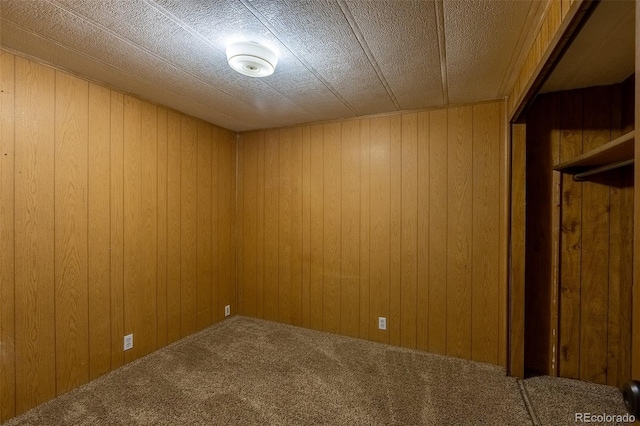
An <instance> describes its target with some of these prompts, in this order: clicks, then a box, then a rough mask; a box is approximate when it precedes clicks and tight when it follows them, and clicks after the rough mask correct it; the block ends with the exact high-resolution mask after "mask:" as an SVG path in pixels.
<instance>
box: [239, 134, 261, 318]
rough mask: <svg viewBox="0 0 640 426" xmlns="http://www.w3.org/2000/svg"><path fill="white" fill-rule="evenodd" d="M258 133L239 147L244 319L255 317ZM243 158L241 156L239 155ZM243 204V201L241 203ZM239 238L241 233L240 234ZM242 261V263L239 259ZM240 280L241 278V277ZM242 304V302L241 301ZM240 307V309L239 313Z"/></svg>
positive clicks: (251, 135)
mask: <svg viewBox="0 0 640 426" xmlns="http://www.w3.org/2000/svg"><path fill="white" fill-rule="evenodd" d="M256 141H257V133H249V134H246V135H242V136H241V140H240V144H239V146H238V151H239V153H240V152H241V153H242V168H243V172H242V175H243V178H242V186H243V187H244V189H243V191H242V195H243V197H242V210H243V220H244V229H243V233H242V235H243V239H244V241H243V244H242V245H241V246H240V248H241V250H239V252H242V253H243V256H244V260H243V266H242V267H240V265H238V270H241V269H242V270H244V279H243V281H244V282H243V283H240V282H238V290H240V289H241V288H243V297H242V299H243V309H244V315H248V316H255V315H256V305H257V300H256V262H257V250H256V248H257V247H256V246H257V209H256V203H257V185H258V182H257V175H256V171H257V159H258V156H257V154H258V151H257V143H256ZM238 157H240V154H239V155H238ZM238 201H239V202H240V200H238ZM239 235H240V233H239ZM238 261H239V259H238ZM238 280H240V276H238ZM238 303H240V300H238ZM239 308H240V307H239V306H238V309H239Z"/></svg>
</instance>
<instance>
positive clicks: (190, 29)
mask: <svg viewBox="0 0 640 426" xmlns="http://www.w3.org/2000/svg"><path fill="white" fill-rule="evenodd" d="M143 1H144V2H145V3H147V4H148V5H149V6H151V7H153V8H154V9H156V10H157V11H158V12H160V13H162V14H163V15H164V16H166V17H167V18H169V19H170V20H172V21H173V22H174V23H175V24H177V25H178V26H180V28H182V29H183V30H185V31H186V32H188V33H189V34H191V35H192V36H194V37H196V38H198V39H199V40H200V41H202V42H204V43H205V44H207V45H208V46H210V47H212V48H214V49H215V50H217V51H218V52H221V53H222V54H224V55H225V56H226V53H227V52H225V51H224V50H221V49H219V48H218V46H216V45H215V44H214V43H211V41H210V40H209V39H207V38H206V37H205V36H203V35H202V34H200V33H199V32H198V31H197V30H196V29H195V28H193V27H191V26H190V25H189V24H187V23H186V22H184V21H183V20H182V19H180V18H179V17H177V16H176V15H174V14H173V13H171V12H170V11H168V10H167V9H165V8H164V7H162V6H161V5H159V4H158V3H156V2H155V0H143ZM258 80H259V81H260V83H262V84H264V85H265V86H268V87H269V88H270V89H271V90H273V91H274V92H276V93H278V94H279V95H280V96H282V97H283V98H284V99H286V100H287V101H289V102H291V103H292V104H293V105H295V106H297V107H298V108H300V109H301V110H302V111H304V112H306V113H307V114H311V115H313V114H312V113H311V111H307V110H306V109H305V108H304V107H302V106H300V105H298V104H297V103H296V102H295V101H293V100H292V99H290V98H289V97H288V96H286V95H285V94H283V93H282V92H280V91H279V90H277V89H276V88H274V87H273V86H271V85H270V84H269V83H268V82H267V81H265V80H263V79H258Z"/></svg>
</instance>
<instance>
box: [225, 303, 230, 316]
mask: <svg viewBox="0 0 640 426" xmlns="http://www.w3.org/2000/svg"><path fill="white" fill-rule="evenodd" d="M229 315H231V305H227V306H225V307H224V316H225V317H228V316H229Z"/></svg>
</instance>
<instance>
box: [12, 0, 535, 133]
mask: <svg viewBox="0 0 640 426" xmlns="http://www.w3.org/2000/svg"><path fill="white" fill-rule="evenodd" d="M374 4H375V6H374ZM374 4H372V3H371V2H370V1H364V0H354V1H347V0H337V1H333V0H332V1H329V0H315V1H308V2H301V1H293V0H282V1H270V0H253V1H251V0H214V1H199V0H127V1H117V0H110V1H108V0H102V1H98V0H35V1H23V0H3V1H2V3H1V5H0V19H1V21H0V22H1V24H2V25H0V43H1V45H2V46H3V47H6V48H9V49H11V50H14V51H17V52H23V53H25V54H27V55H29V56H33V57H36V58H40V59H42V60H44V61H46V62H49V63H51V64H54V65H56V66H59V67H61V68H63V69H66V70H69V71H71V72H74V73H77V74H79V75H82V76H86V77H87V78H89V79H92V80H96V81H99V82H103V83H105V84H107V85H109V86H111V87H114V88H117V89H120V90H124V91H126V92H129V93H133V94H135V95H138V96H140V97H142V98H145V99H149V100H151V101H153V102H157V103H159V104H163V105H166V106H169V107H172V108H175V109H177V110H180V111H183V112H185V113H187V114H190V115H193V116H196V117H199V118H202V119H204V120H207V121H210V122H212V123H214V124H217V125H220V126H223V127H227V128H230V129H233V130H237V131H242V130H249V129H256V128H268V127H277V126H285V125H292V124H298V123H303V122H313V121H322V120H330V119H337V118H347V117H353V116H359V115H366V114H376V113H384V112H392V111H397V110H406V109H416V108H425V107H438V106H443V105H445V104H449V103H454V104H459V103H470V102H476V101H481V100H487V99H496V98H501V97H504V96H505V94H506V93H505V90H504V88H502V87H501V86H502V82H503V80H504V79H505V76H507V75H509V74H510V73H511V68H513V67H514V66H515V65H516V64H515V63H514V62H513V61H512V60H511V59H512V58H513V57H514V56H519V55H520V51H521V50H522V46H523V45H525V44H526V43H527V40H526V38H525V37H521V36H520V35H521V32H522V28H523V26H525V27H526V26H529V25H531V24H532V23H534V22H536V20H537V19H538V18H539V16H540V14H541V13H542V11H543V9H544V8H543V7H539V6H540V2H538V1H529V0H513V1H491V0H473V1H465V2H457V1H444V2H443V3H440V4H437V3H436V2H431V1H395V0H388V1H385V0H379V1H375V3H374ZM437 7H440V8H441V10H442V11H443V15H444V25H443V26H439V25H438V23H437V21H438V19H437V12H436V8H437ZM532 10H535V13H533V15H534V16H533V17H532V16H531V15H532V13H531V11H532ZM246 37H250V38H251V39H252V40H254V41H259V42H263V43H265V44H267V45H270V46H272V47H274V48H275V49H276V50H278V51H279V52H280V60H279V63H278V67H277V69H276V72H275V74H274V75H273V76H270V77H267V78H264V79H251V78H248V77H245V76H242V75H240V74H237V73H235V72H234V71H233V70H231V68H229V67H228V65H227V62H226V55H225V48H226V45H227V44H228V43H229V42H230V41H232V40H238V39H241V38H246ZM439 39H440V40H441V42H442V41H444V46H445V49H443V51H442V52H441V51H440V49H439V45H438V40H439ZM441 53H442V56H443V57H445V58H446V63H445V66H444V67H441V60H442V57H441ZM443 73H445V74H447V75H443ZM443 81H445V82H447V86H448V87H447V88H446V89H448V94H449V96H448V99H447V96H446V91H445V88H444V87H443Z"/></svg>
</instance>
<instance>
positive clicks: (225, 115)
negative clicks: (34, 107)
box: [0, 18, 250, 125]
mask: <svg viewBox="0 0 640 426" xmlns="http://www.w3.org/2000/svg"><path fill="white" fill-rule="evenodd" d="M0 22H4V23H5V24H6V25H9V26H12V27H15V28H17V29H18V30H20V31H24V32H26V33H29V34H31V35H32V36H33V37H36V38H39V39H42V40H45V41H48V42H50V43H52V44H55V45H56V46H58V47H60V48H61V49H65V50H68V51H70V52H73V53H75V54H77V55H79V56H84V57H85V58H88V59H89V60H92V61H95V62H97V63H99V64H101V65H104V66H106V67H109V68H112V69H115V70H117V71H119V72H121V73H122V74H125V75H127V76H129V77H131V78H134V79H136V80H138V81H141V82H143V83H146V84H148V85H150V86H155V84H154V83H153V82H152V81H149V80H146V79H144V78H142V77H139V76H137V75H135V74H132V73H130V72H129V71H126V70H123V69H121V68H119V67H117V66H115V65H112V64H109V63H107V62H104V61H102V60H101V59H99V58H96V57H95V56H91V55H87V54H86V53H84V52H81V51H79V50H77V49H74V48H73V47H71V46H67V45H63V44H61V43H59V42H57V41H56V40H54V39H52V38H50V37H46V36H43V35H41V34H36V33H34V32H33V31H31V30H28V29H26V28H24V27H18V26H16V24H15V23H14V22H12V21H9V20H7V19H6V18H0ZM2 48H3V49H5V47H2ZM18 54H20V53H18ZM37 60H38V61H40V62H42V61H43V60H42V59H37ZM45 62H46V61H45ZM46 65H47V66H51V67H52V68H55V69H59V70H61V71H63V72H66V73H69V74H70V75H79V74H78V73H76V72H74V71H71V70H67V69H65V68H62V67H59V66H57V65H55V64H51V63H46ZM82 78H84V79H86V80H88V81H93V82H96V83H98V84H100V85H104V86H105V87H107V88H112V89H114V90H116V91H119V92H121V93H123V94H132V93H129V92H125V91H124V90H123V89H121V88H118V87H114V86H111V85H109V83H106V82H104V81H100V80H96V79H92V78H90V77H86V76H84V75H83V76H82ZM159 90H162V91H163V92H165V93H168V94H170V95H172V96H176V97H178V98H181V99H185V100H187V101H190V102H193V103H195V104H197V105H201V106H202V107H204V108H210V106H208V105H205V104H203V103H202V102H200V101H198V100H196V99H192V98H190V97H188V96H184V95H182V94H181V93H177V92H173V91H171V90H167V89H159ZM134 96H138V95H135V94H134ZM169 108H171V107H169ZM172 109H173V108H172ZM214 113H215V114H217V115H221V116H223V117H225V118H226V119H229V118H230V119H232V120H235V121H237V122H239V123H244V124H246V125H250V123H247V122H245V121H243V120H240V119H238V118H235V117H231V116H230V115H228V114H225V113H222V112H215V111H214ZM185 114H186V113H185ZM212 124H213V123H212Z"/></svg>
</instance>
